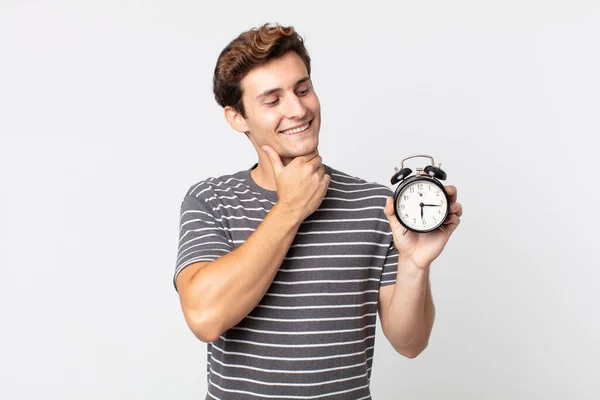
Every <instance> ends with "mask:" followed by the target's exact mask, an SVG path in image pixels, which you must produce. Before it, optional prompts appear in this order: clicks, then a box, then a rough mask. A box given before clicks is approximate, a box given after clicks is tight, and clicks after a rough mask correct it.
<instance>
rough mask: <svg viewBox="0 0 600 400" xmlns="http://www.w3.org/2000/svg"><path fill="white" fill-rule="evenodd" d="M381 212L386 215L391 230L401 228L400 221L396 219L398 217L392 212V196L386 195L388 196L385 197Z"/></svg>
mask: <svg viewBox="0 0 600 400" xmlns="http://www.w3.org/2000/svg"><path fill="white" fill-rule="evenodd" d="M383 213H384V214H385V216H386V217H387V219H388V222H389V223H390V226H391V228H392V231H395V230H397V229H401V225H400V222H399V221H398V218H397V217H396V214H395V213H394V199H393V197H391V196H388V198H387V199H386V201H385V207H384V208H383Z"/></svg>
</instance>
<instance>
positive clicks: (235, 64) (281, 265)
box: [173, 24, 462, 400]
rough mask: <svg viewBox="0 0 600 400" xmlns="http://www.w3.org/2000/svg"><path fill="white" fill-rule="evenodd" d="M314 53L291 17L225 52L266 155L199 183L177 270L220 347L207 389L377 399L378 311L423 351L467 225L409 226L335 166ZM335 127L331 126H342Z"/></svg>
mask: <svg viewBox="0 0 600 400" xmlns="http://www.w3.org/2000/svg"><path fill="white" fill-rule="evenodd" d="M310 74H311V69H310V57H309V55H308V53H307V51H306V49H305V47H304V44H303V40H302V38H301V37H300V36H299V35H298V34H297V33H296V32H295V30H294V28H293V27H283V26H280V25H269V24H266V25H264V26H261V27H260V28H256V29H252V30H249V31H247V32H244V33H242V34H241V35H240V36H239V37H237V38H236V39H234V40H233V41H232V42H231V43H230V44H229V45H228V46H227V47H226V48H225V49H224V50H223V51H222V52H221V54H220V56H219V58H218V61H217V65H216V68H215V72H214V81H213V83H214V94H215V98H216V100H217V102H218V103H219V104H220V105H221V106H222V107H223V108H224V114H225V119H226V120H227V122H228V123H229V124H230V125H231V127H232V128H233V129H234V130H235V131H237V132H240V133H244V134H245V135H246V136H247V137H248V139H249V140H250V142H251V143H252V145H253V146H254V148H255V150H256V153H257V155H258V163H256V164H254V165H253V166H249V168H248V169H246V170H242V171H238V172H234V173H230V174H227V175H223V176H220V177H213V178H207V179H204V180H202V181H200V182H198V183H196V184H194V185H192V186H191V187H190V188H189V189H188V191H187V193H186V195H185V197H184V199H183V202H182V204H181V229H180V234H179V248H178V254H177V263H176V268H175V275H174V278H173V281H174V284H175V288H176V290H177V291H178V293H179V297H180V301H181V307H182V310H183V314H184V317H185V319H186V321H187V323H188V325H189V327H190V329H191V330H192V331H193V332H194V334H195V335H196V336H197V337H198V338H199V339H200V340H202V341H204V342H206V343H207V346H208V353H207V358H208V366H207V381H208V393H207V396H206V398H207V399H264V398H269V399H344V400H347V399H370V398H371V396H370V389H369V382H370V377H371V369H372V365H373V353H374V345H375V327H376V318H377V315H378V314H379V317H380V319H381V324H382V328H383V333H384V334H385V336H386V337H387V339H388V340H389V341H390V343H391V344H392V346H393V347H394V349H396V351H397V352H398V353H399V354H401V355H403V356H406V357H409V358H414V357H416V356H417V355H418V354H420V353H421V352H422V351H423V350H424V349H425V348H426V346H427V344H428V340H429V336H430V334H431V329H432V326H433V320H434V306H433V301H432V296H431V291H430V285H429V269H430V265H431V263H432V262H433V261H434V260H435V259H436V258H437V257H438V256H439V254H440V253H441V251H442V250H443V248H444V246H445V245H446V243H447V241H448V239H449V237H450V235H451V234H452V232H453V231H454V230H455V229H456V227H457V226H458V225H459V223H460V216H461V215H462V207H461V205H460V203H457V202H456V188H455V187H453V186H446V190H447V192H448V194H449V195H450V200H451V206H450V213H451V215H450V216H449V218H448V219H447V220H446V222H445V229H444V230H437V231H434V232H430V233H427V234H416V233H414V232H408V233H407V234H406V235H403V234H402V233H403V228H402V226H401V224H400V223H399V222H398V221H397V220H396V218H395V216H394V212H393V206H392V202H391V197H390V196H391V191H390V189H389V188H387V187H385V186H383V185H380V184H377V183H370V182H366V181H365V180H362V179H359V178H356V177H353V176H350V175H348V174H346V173H344V172H342V171H339V170H336V169H334V168H332V167H331V166H328V165H326V164H324V163H323V160H322V158H321V156H319V153H318V144H319V133H320V127H321V108H320V104H319V99H318V97H317V94H316V92H315V89H314V87H313V85H312V82H311V79H310ZM331 134H333V133H331Z"/></svg>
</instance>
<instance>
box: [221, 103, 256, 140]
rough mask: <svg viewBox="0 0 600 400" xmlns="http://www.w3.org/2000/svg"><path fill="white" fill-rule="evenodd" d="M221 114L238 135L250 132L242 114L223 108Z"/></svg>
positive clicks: (232, 109) (229, 108)
mask: <svg viewBox="0 0 600 400" xmlns="http://www.w3.org/2000/svg"><path fill="white" fill-rule="evenodd" d="M223 113H224V114H225V119H226V120H227V122H228V123H229V125H230V126H231V127H232V128H233V129H234V130H236V131H238V132H240V133H246V132H248V131H249V130H250V129H249V128H248V124H247V123H246V120H245V119H244V117H242V114H240V113H239V112H237V111H236V110H235V109H234V108H233V107H231V106H225V108H224V109H223Z"/></svg>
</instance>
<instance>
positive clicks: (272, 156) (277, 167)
mask: <svg viewBox="0 0 600 400" xmlns="http://www.w3.org/2000/svg"><path fill="white" fill-rule="evenodd" d="M262 149H263V151H264V152H265V153H267V156H268V157H269V161H271V165H272V166H273V172H275V176H277V175H279V173H280V172H281V170H282V169H283V163H282V162H281V158H280V157H279V154H277V152H276V151H275V150H273V148H272V147H270V146H267V145H264V146H262Z"/></svg>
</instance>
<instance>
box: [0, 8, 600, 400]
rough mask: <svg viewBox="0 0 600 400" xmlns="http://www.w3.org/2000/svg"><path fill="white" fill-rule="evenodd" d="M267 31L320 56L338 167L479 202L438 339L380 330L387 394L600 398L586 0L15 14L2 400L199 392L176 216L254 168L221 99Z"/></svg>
mask: <svg viewBox="0 0 600 400" xmlns="http://www.w3.org/2000/svg"><path fill="white" fill-rule="evenodd" d="M264 22H280V23H282V24H288V25H294V26H295V27H296V29H297V30H298V31H299V33H300V34H301V35H302V36H303V37H304V39H305V41H306V46H307V48H308V50H309V52H310V55H311V57H312V59H313V75H312V76H313V82H314V85H315V89H316V91H317V94H318V95H319V97H320V100H321V106H322V113H323V115H322V117H323V124H322V128H321V146H320V152H321V154H322V155H323V158H324V160H325V163H327V164H329V165H331V166H333V167H334V168H337V169H341V170H343V171H345V172H347V173H350V174H352V175H356V176H360V177H362V178H365V179H367V180H370V181H377V182H380V183H384V184H387V185H388V186H391V185H390V183H389V178H390V177H391V175H392V173H393V168H394V167H395V166H398V165H399V162H400V160H401V159H402V158H403V157H405V156H407V155H410V154H414V153H426V154H431V155H432V156H434V158H435V161H436V162H441V163H442V168H443V169H444V170H445V171H446V172H447V174H448V180H447V181H446V184H452V185H455V186H457V188H458V200H459V202H461V203H462V204H463V207H464V215H463V217H462V223H461V225H460V227H459V229H458V230H457V231H456V232H455V234H454V235H453V237H452V238H451V240H450V242H449V243H448V245H447V247H446V249H445V251H444V253H443V254H442V255H441V256H440V257H439V258H438V260H436V262H435V263H434V265H433V266H432V275H431V279H432V289H433V294H434V301H435V304H436V307H437V317H436V323H435V327H434V331H433V334H432V336H431V341H430V345H429V347H428V348H427V349H426V350H425V352H424V353H422V354H421V355H420V356H419V357H418V358H416V359H414V360H409V359H405V358H403V357H402V356H400V355H397V354H395V353H394V352H393V350H392V348H391V346H390V345H389V344H388V343H387V341H386V340H385V338H384V337H383V335H382V334H381V331H380V330H379V331H378V336H377V342H376V352H375V360H374V368H373V377H372V380H371V386H372V392H373V397H374V399H376V400H382V399H442V398H443V399H541V398H544V399H597V398H599V397H600V383H599V381H598V380H597V378H598V371H599V370H600V361H599V359H600V346H599V337H600V322H599V319H598V311H597V306H598V304H599V301H600V294H599V293H600V291H599V289H600V284H599V283H598V281H599V279H600V273H599V272H598V267H599V266H600V265H599V264H600V263H598V258H597V252H596V248H597V246H598V244H597V243H598V239H597V238H598V237H599V234H598V227H597V224H598V222H599V218H598V215H599V212H600V199H599V190H598V187H597V185H598V182H599V180H598V178H599V173H598V167H597V166H596V163H593V161H594V160H593V158H592V156H595V155H597V153H598V152H597V149H598V147H597V146H598V141H597V140H596V137H597V136H598V133H599V132H600V119H599V110H600V95H599V93H600V74H599V72H598V71H600V51H599V49H600V3H599V2H597V1H591V0H590V1H523V0H520V1H514V0H509V1H506V0H505V1H485V2H484V1H464V0H457V1H452V2H450V1H441V0H436V1H419V2H406V1H396V2H391V1H390V2H382V1H368V2H361V3H351V2H325V1H315V2H313V1H302V2H282V1H273V2H257V1H228V2H223V3H217V2H215V3H214V4H213V3H204V2H200V1H176V2H174V1H166V0H162V1H97V2H92V1H33V0H32V1H26V0H23V1H17V0H14V1H13V0H9V1H7V0H0V178H1V179H0V250H1V251H0V264H1V269H0V324H1V326H0V328H1V329H0V398H2V399H38V398H45V399H49V398H53V399H59V398H60V399H142V398H143V399H166V398H171V399H201V398H204V396H205V391H206V375H205V372H206V361H205V360H206V359H205V351H206V346H205V344H204V343H202V342H199V341H198V340H197V339H196V338H195V337H194V336H193V334H192V333H191V331H190V330H189V329H188V328H187V326H186V324H185V321H184V319H183V316H182V313H181V310H180V306H179V301H178V297H177V294H176V292H175V290H174V289H173V287H172V283H171V278H172V273H173V270H174V265H175V258H176V247H177V240H178V238H177V234H178V222H179V220H178V218H179V206H180V203H181V200H182V199H183V196H184V194H185V191H186V190H187V189H188V188H189V186H190V185H192V184H193V183H195V182H197V181H199V180H201V179H204V178H206V177H208V176H218V175H222V174H225V173H231V172H235V171H237V170H240V169H242V168H248V167H250V166H251V165H252V164H253V163H254V162H255V161H256V154H255V152H254V149H253V148H252V147H251V145H250V143H249V141H248V140H247V139H246V137H245V136H243V135H241V134H238V133H236V132H234V131H233V130H232V129H231V128H230V127H229V126H228V125H227V124H226V122H225V120H224V118H223V115H222V110H221V108H220V107H219V106H218V105H217V104H216V102H215V101H214V99H213V97H212V86H211V84H212V72H213V69H214V66H215V62H216V59H217V56H218V54H219V52H220V51H221V50H222V48H223V47H225V45H226V44H227V43H228V42H229V41H230V40H232V39H233V38H234V37H235V36H237V35H238V34H239V33H240V32H242V31H244V30H246V29H249V28H251V27H254V26H258V25H260V24H262V23H264ZM422 161H426V160H422ZM419 163H420V162H419V161H418V160H413V163H412V164H409V166H411V167H413V169H414V167H415V166H420V165H419Z"/></svg>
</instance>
